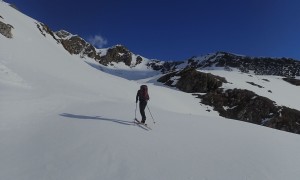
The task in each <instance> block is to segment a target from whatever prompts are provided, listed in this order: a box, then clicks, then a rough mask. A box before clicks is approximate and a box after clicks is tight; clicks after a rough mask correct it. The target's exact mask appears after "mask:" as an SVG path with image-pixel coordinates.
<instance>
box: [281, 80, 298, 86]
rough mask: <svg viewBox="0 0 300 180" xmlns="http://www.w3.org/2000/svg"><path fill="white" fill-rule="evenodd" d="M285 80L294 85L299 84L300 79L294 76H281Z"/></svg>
mask: <svg viewBox="0 0 300 180" xmlns="http://www.w3.org/2000/svg"><path fill="white" fill-rule="evenodd" d="M283 80H285V81H286V82H289V83H291V84H293V85H295V86H300V80H299V79H295V78H283Z"/></svg>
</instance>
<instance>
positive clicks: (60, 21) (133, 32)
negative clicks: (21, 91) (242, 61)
mask: <svg viewBox="0 0 300 180" xmlns="http://www.w3.org/2000/svg"><path fill="white" fill-rule="evenodd" d="M4 1H6V2H8V3H12V4H15V5H16V6H17V7H18V8H19V9H20V10H21V11H22V12H24V13H25V14H27V15H29V16H31V17H33V18H34V19H37V20H39V21H41V22H43V23H45V24H47V25H48V26H49V27H50V28H51V29H52V30H54V31H57V30H60V29H65V30H67V31H69V32H71V33H73V34H78V35H79V36H81V37H83V38H85V39H87V40H90V42H93V43H95V44H97V46H98V47H110V46H113V45H116V44H122V45H124V46H126V47H127V48H128V49H129V50H131V51H132V52H134V53H136V54H140V55H142V56H144V57H147V58H151V59H159V60H185V59H188V58H190V57H191V56H199V55H205V54H207V53H212V52H216V51H227V52H232V53H237V54H243V55H249V56H268V57H269V56H271V57H290V58H295V59H298V60H300V1H297V0H181V1H179V0H106V1H102V0H84V1H70V0H52V1H49V0H26V1H24V0H4Z"/></svg>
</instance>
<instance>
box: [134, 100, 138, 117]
mask: <svg viewBox="0 0 300 180" xmlns="http://www.w3.org/2000/svg"><path fill="white" fill-rule="evenodd" d="M136 109H137V103H135V116H134V119H136Z"/></svg>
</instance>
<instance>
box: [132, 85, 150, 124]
mask: <svg viewBox="0 0 300 180" xmlns="http://www.w3.org/2000/svg"><path fill="white" fill-rule="evenodd" d="M138 100H139V101H140V104H139V107H140V113H141V116H142V121H141V123H143V124H144V123H145V121H146V115H145V108H146V106H147V101H148V100H149V94H148V87H147V86H146V85H141V87H140V90H138V91H137V94H136V101H135V103H137V102H138Z"/></svg>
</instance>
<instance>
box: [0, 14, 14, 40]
mask: <svg viewBox="0 0 300 180" xmlns="http://www.w3.org/2000/svg"><path fill="white" fill-rule="evenodd" d="M0 17H1V16H0ZM1 18H2V17H1ZM13 28H14V27H13V26H12V25H10V24H5V23H4V22H2V21H0V33H1V34H2V35H3V36H5V37H7V38H13V34H12V32H11V31H12V29H13Z"/></svg>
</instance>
